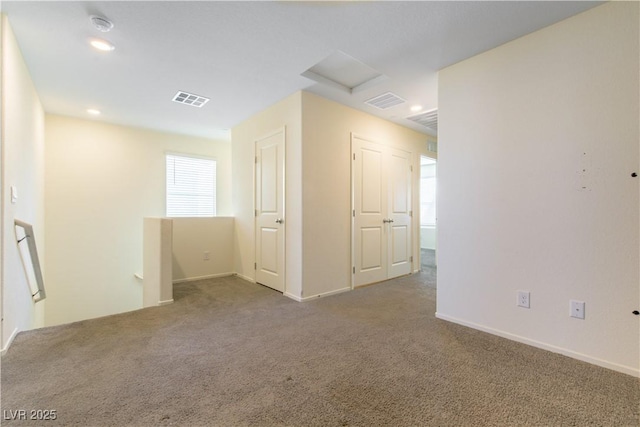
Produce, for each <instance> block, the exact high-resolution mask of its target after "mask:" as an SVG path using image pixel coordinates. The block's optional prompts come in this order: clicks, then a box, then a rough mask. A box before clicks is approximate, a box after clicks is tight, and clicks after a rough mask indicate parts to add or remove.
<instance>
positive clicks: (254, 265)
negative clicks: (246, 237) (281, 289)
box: [253, 262, 258, 270]
mask: <svg viewBox="0 0 640 427" xmlns="http://www.w3.org/2000/svg"><path fill="white" fill-rule="evenodd" d="M253 269H254V270H257V269H258V263H257V262H254V263H253Z"/></svg>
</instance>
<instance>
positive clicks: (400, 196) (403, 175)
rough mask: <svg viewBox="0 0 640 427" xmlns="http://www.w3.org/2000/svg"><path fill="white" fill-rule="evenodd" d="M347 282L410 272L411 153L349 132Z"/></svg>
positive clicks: (362, 282)
mask: <svg viewBox="0 0 640 427" xmlns="http://www.w3.org/2000/svg"><path fill="white" fill-rule="evenodd" d="M351 150H352V154H351V157H352V162H353V167H352V200H353V211H352V215H353V218H352V219H353V226H352V232H353V263H354V268H353V285H354V286H361V285H366V284H369V283H375V282H379V281H382V280H386V279H391V278H394V277H398V276H402V275H405V274H409V273H411V265H412V260H413V257H412V255H411V252H412V251H411V235H412V210H411V182H412V180H411V175H412V167H411V153H409V152H407V151H403V150H399V149H396V148H392V147H388V146H385V145H381V144H378V143H376V142H373V141H369V140H366V139H363V138H361V137H358V136H355V135H352V138H351Z"/></svg>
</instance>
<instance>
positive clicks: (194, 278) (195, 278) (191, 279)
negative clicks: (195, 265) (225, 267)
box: [173, 272, 236, 285]
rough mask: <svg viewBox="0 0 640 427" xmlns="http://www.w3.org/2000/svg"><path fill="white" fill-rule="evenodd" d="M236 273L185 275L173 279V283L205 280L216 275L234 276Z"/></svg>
mask: <svg viewBox="0 0 640 427" xmlns="http://www.w3.org/2000/svg"><path fill="white" fill-rule="evenodd" d="M235 274H236V273H234V272H228V273H217V274H208V275H206V276H196V277H187V278H186V279H177V280H174V281H173V284H174V285H175V284H176V283H184V282H195V281H196V280H205V279H215V278H217V277H228V276H234V275H235Z"/></svg>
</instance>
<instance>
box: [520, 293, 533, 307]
mask: <svg viewBox="0 0 640 427" xmlns="http://www.w3.org/2000/svg"><path fill="white" fill-rule="evenodd" d="M530 296H531V295H530V293H529V292H527V291H518V302H517V304H518V307H524V308H529V307H530V306H531V305H530V302H529V298H530Z"/></svg>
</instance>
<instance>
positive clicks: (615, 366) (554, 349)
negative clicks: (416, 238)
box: [436, 313, 640, 378]
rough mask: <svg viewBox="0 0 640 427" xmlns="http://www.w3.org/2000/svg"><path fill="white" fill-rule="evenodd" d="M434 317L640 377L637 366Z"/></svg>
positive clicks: (444, 316)
mask: <svg viewBox="0 0 640 427" xmlns="http://www.w3.org/2000/svg"><path fill="white" fill-rule="evenodd" d="M436 317H437V318H438V319H442V320H446V321H448V322H452V323H457V324H459V325H462V326H467V327H469V328H473V329H477V330H479V331H482V332H487V333H489V334H492V335H497V336H499V337H502V338H507V339H510V340H512V341H517V342H520V343H523V344H527V345H530V346H532V347H537V348H541V349H543V350H548V351H551V352H553V353H558V354H562V355H563V356H567V357H571V358H573V359H578V360H581V361H583V362H587V363H591V364H592V365H597V366H601V367H603V368H607V369H611V370H613V371H617V372H622V373H623V374H627V375H631V376H634V377H638V378H640V369H638V368H632V367H631V366H624V365H619V364H617V363H613V362H608V361H606V360H602V359H598V358H596V357H591V356H588V355H586V354H582V353H578V352H576V351H573V350H569V349H566V348H563V347H557V346H555V345H552V344H547V343H544V342H541V341H536V340H532V339H529V338H525V337H521V336H520V335H515V334H512V333H509V332H505V331H501V330H499V329H493V328H489V327H487V326H483V325H479V324H477V323H473V322H468V321H466V320H462V319H458V318H455V317H451V316H448V315H446V314H442V313H436Z"/></svg>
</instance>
